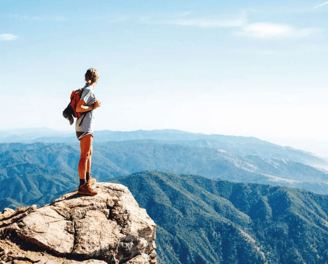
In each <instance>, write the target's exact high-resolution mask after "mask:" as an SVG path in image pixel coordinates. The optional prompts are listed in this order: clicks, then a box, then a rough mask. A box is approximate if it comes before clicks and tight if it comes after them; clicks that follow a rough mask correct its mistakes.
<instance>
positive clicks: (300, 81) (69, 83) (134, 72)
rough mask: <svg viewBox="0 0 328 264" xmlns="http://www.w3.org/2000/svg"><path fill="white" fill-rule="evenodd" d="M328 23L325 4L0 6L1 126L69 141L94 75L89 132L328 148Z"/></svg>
mask: <svg viewBox="0 0 328 264" xmlns="http://www.w3.org/2000/svg"><path fill="white" fill-rule="evenodd" d="M327 14H328V2H325V1H288V0H287V1H280V0H278V1H248V0H244V1H224V2H223V1H208V0H202V1H190V0H189V1H184V0H183V1H154V0H152V1H124V0H122V1H116V0H115V1H114V0H113V1H92V2H91V1H84V0H78V1H75V0H74V1H22V0H20V1H17V0H11V1H3V2H2V3H1V9H0V58H1V59H0V67H1V68H0V69H1V71H0V76H1V80H2V81H1V84H0V89H1V93H2V95H1V101H2V109H5V110H4V111H5V113H6V114H5V115H3V117H2V120H3V121H2V124H3V126H2V127H1V129H2V130H4V129H12V128H23V127H49V128H54V129H58V130H71V131H72V132H74V128H73V127H70V126H69V125H68V123H67V121H66V120H65V119H64V118H63V117H62V116H61V112H62V110H63V109H64V108H65V106H66V105H67V103H68V100H69V95H70V92H71V91H72V90H75V89H78V88H80V87H82V86H83V84H84V82H83V77H84V73H85V71H86V70H87V69H88V68H90V67H94V68H96V69H98V71H99V72H100V76H101V77H100V80H99V82H98V84H97V86H96V90H95V91H96V95H97V97H98V98H99V99H100V100H101V101H102V107H101V108H99V109H98V110H96V111H97V113H96V115H97V117H96V123H95V129H96V130H103V129H109V130H122V131H129V130H137V129H165V128H169V129H181V130H185V131H191V132H200V133H208V134H213V133H215V134H229V135H242V136H255V137H258V138H261V139H265V140H270V141H273V142H276V143H280V144H286V145H293V146H296V147H301V148H303V149H306V150H314V151H315V148H319V145H320V144H321V143H320V144H319V143H318V142H328V125H327V120H328V118H327V114H328V104H327V99H328V76H327V63H328V38H327V33H328V19H327ZM321 145H322V144H321ZM318 151H319V150H318ZM318 151H317V153H319V152H318ZM327 153H328V152H327ZM320 154H321V153H320ZM327 156H328V154H327Z"/></svg>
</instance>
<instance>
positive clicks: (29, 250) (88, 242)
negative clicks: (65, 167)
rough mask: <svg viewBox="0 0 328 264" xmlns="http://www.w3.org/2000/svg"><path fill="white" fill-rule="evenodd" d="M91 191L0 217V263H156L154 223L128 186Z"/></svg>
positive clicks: (102, 186)
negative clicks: (91, 192)
mask: <svg viewBox="0 0 328 264" xmlns="http://www.w3.org/2000/svg"><path fill="white" fill-rule="evenodd" d="M92 187H93V189H95V190H96V191H98V194H97V195H96V196H81V195H79V194H78V193H77V192H73V193H68V194H66V195H64V196H62V197H60V198H59V199H57V200H55V201H54V202H52V203H51V204H48V205H45V206H43V207H41V208H37V206H35V205H34V206H31V207H24V208H17V209H16V210H15V211H14V210H10V209H5V210H4V212H3V213H2V214H1V213H0V235H1V241H0V242H2V243H1V245H0V263H1V261H4V263H7V262H6V261H7V260H8V261H9V262H8V263H14V261H16V263H20V261H23V262H22V263H48V264H50V263H53V264H57V263H60V264H64V263H65V264H70V263H72V264H73V263H84V264H102V263H113V264H114V263H115V264H118V263H130V264H132V263H133V264H139V263H140V264H141V263H144V264H146V263H147V264H148V263H149V264H155V263H157V255H156V252H155V248H156V246H155V240H156V224H155V223H154V221H153V220H152V219H151V218H150V217H149V216H148V214H147V212H146V210H145V209H142V208H140V207H139V205H138V203H137V202H136V200H135V199H134V198H133V196H132V194H131V193H130V191H129V190H128V188H127V187H125V186H123V185H121V184H114V183H96V184H94V185H93V186H92ZM5 245H6V246H5ZM8 245H11V246H8ZM17 245H18V246H17ZM15 246H16V247H17V248H16V249H15V250H12V249H10V248H11V247H15ZM6 250H7V251H8V252H9V251H10V250H11V252H16V253H15V254H14V253H11V254H9V253H8V252H7V253H5V252H6ZM1 252H2V253H1ZM40 252H42V253H43V255H40V254H39V255H38V253H40ZM36 255H37V256H36ZM24 258H25V259H24ZM24 261H25V262H24ZM56 261H57V262H56Z"/></svg>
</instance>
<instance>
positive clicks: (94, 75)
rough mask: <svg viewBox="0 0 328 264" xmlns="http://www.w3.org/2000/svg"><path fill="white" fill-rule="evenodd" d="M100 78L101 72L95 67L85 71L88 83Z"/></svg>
mask: <svg viewBox="0 0 328 264" xmlns="http://www.w3.org/2000/svg"><path fill="white" fill-rule="evenodd" d="M98 79H99V73H98V72H97V70H96V69H94V68H90V69H88V70H87V72H86V73H85V80H86V81H87V83H88V84H93V83H95V82H97V81H98Z"/></svg>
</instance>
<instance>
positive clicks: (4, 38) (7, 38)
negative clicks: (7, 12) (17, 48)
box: [0, 34, 18, 41]
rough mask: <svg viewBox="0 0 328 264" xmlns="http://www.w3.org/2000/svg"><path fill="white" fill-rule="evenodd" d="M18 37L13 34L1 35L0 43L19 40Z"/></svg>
mask: <svg viewBox="0 0 328 264" xmlns="http://www.w3.org/2000/svg"><path fill="white" fill-rule="evenodd" d="M17 38H18V36H16V35H13V34H0V41H10V40H15V39H17Z"/></svg>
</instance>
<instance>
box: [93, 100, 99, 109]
mask: <svg viewBox="0 0 328 264" xmlns="http://www.w3.org/2000/svg"><path fill="white" fill-rule="evenodd" d="M100 106H101V102H100V101H99V100H97V101H96V102H95V103H94V105H93V107H94V109H96V108H98V107H100Z"/></svg>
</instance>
